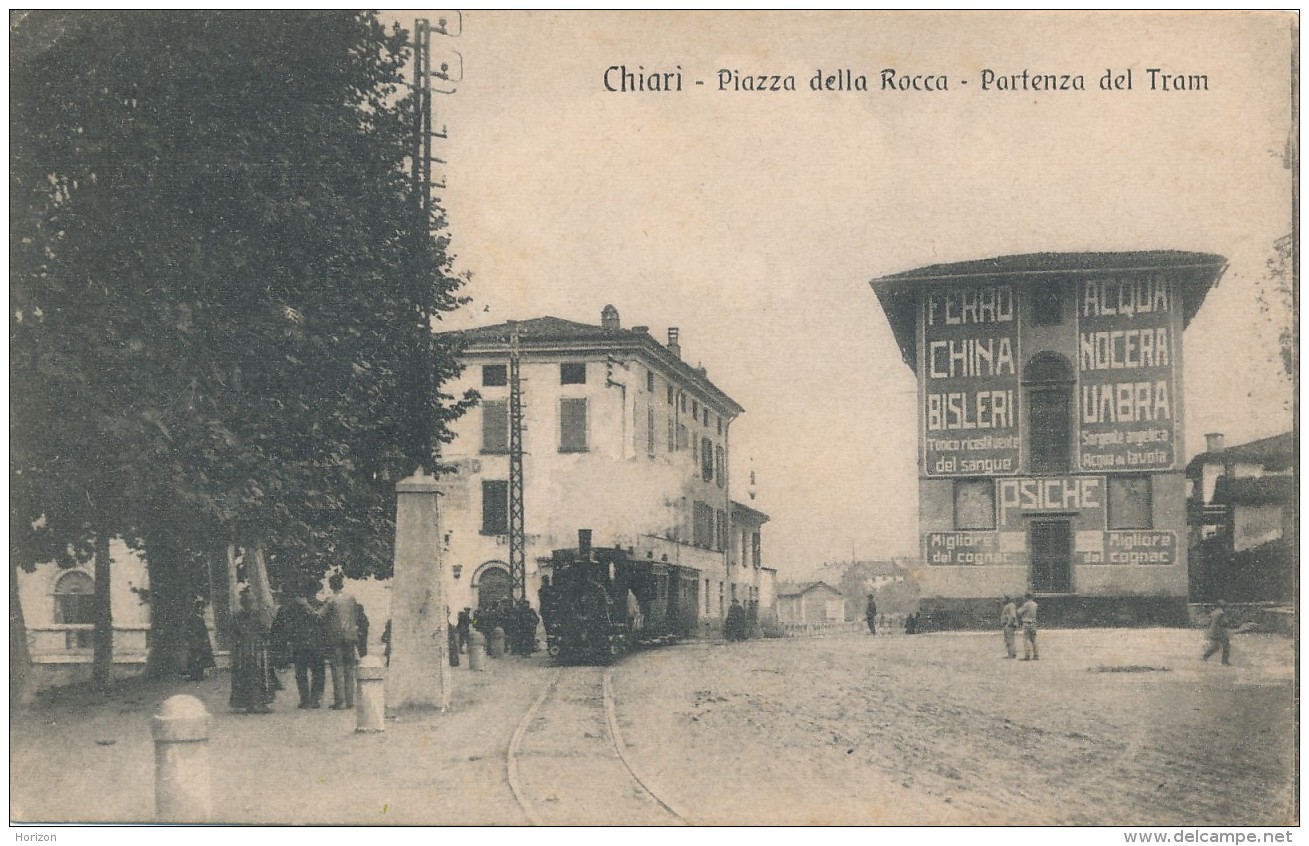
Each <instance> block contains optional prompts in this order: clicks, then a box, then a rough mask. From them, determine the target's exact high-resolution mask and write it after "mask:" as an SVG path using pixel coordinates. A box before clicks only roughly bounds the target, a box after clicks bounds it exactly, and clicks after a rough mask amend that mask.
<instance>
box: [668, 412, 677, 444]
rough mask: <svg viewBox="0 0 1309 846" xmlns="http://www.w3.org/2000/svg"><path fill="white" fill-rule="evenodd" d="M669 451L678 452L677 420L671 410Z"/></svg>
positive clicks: (669, 415) (669, 416)
mask: <svg viewBox="0 0 1309 846" xmlns="http://www.w3.org/2000/svg"><path fill="white" fill-rule="evenodd" d="M668 451H669V452H677V421H676V420H674V419H673V415H672V413H671V412H670V413H669V414H668Z"/></svg>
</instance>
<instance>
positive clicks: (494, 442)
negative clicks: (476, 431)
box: [482, 400, 509, 453]
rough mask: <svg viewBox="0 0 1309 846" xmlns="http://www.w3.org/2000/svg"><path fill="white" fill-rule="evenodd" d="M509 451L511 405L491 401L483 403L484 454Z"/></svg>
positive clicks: (501, 401)
mask: <svg viewBox="0 0 1309 846" xmlns="http://www.w3.org/2000/svg"><path fill="white" fill-rule="evenodd" d="M508 451H509V403H507V402H504V401H503V400H490V401H484V402H483V403H482V452H487V453H506V452H508Z"/></svg>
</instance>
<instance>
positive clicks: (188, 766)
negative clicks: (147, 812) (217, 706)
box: [151, 695, 213, 822]
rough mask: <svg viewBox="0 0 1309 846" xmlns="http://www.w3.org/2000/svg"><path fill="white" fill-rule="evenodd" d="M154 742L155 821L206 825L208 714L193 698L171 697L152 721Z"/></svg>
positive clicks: (208, 804)
mask: <svg viewBox="0 0 1309 846" xmlns="http://www.w3.org/2000/svg"><path fill="white" fill-rule="evenodd" d="M151 729H152V733H153V734H154V738H155V818H156V819H158V820H159V821H160V822H209V818H210V816H211V815H212V813H213V806H212V802H211V799H210V793H209V712H208V711H206V710H205V706H204V704H203V703H202V702H201V701H200V700H199V699H196V698H195V697H194V696H184V695H179V696H171V697H169V698H168V699H166V700H164V704H163V705H161V706H160V708H159V713H158V714H156V715H155V716H154V717H153V718H152V720H151Z"/></svg>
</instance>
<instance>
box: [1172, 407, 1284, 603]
mask: <svg viewBox="0 0 1309 846" xmlns="http://www.w3.org/2000/svg"><path fill="white" fill-rule="evenodd" d="M1205 437H1206V439H1207V441H1208V443H1207V444H1206V446H1207V449H1206V450H1205V451H1204V452H1202V453H1200V454H1199V455H1197V456H1196V457H1195V458H1193V459H1191V461H1190V463H1189V464H1187V465H1186V479H1187V483H1188V485H1189V486H1190V491H1189V495H1188V498H1187V523H1188V529H1189V532H1188V534H1189V537H1190V547H1191V598H1192V600H1194V601H1200V602H1209V601H1213V600H1216V599H1232V600H1263V601H1278V600H1280V601H1289V600H1290V599H1292V598H1294V591H1295V583H1296V569H1297V568H1296V561H1295V544H1294V538H1295V537H1296V534H1297V532H1296V521H1297V520H1298V518H1299V512H1298V504H1297V498H1296V480H1295V467H1296V440H1295V434H1294V433H1292V432H1287V433H1285V434H1281V435H1275V436H1273V437H1271V438H1262V439H1260V440H1257V441H1251V442H1249V443H1245V444H1238V445H1237V446H1231V447H1229V446H1226V445H1225V444H1224V438H1223V436H1222V435H1221V434H1217V433H1213V434H1209V435H1206V436H1205Z"/></svg>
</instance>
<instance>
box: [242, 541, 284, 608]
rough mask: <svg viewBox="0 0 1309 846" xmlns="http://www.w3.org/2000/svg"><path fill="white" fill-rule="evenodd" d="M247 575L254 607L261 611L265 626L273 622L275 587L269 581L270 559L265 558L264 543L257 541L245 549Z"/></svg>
mask: <svg viewBox="0 0 1309 846" xmlns="http://www.w3.org/2000/svg"><path fill="white" fill-rule="evenodd" d="M245 575H246V578H247V579H249V580H250V592H251V593H252V594H254V607H255V610H256V611H258V612H259V617H260V619H261V620H263V623H264V626H265V627H268V626H271V625H272V624H273V613H274V611H275V610H276V609H275V608H274V607H273V588H272V585H270V584H269V582H268V561H267V559H265V558H264V545H263V543H262V542H259V543H255V545H254V546H248V547H246V549H245Z"/></svg>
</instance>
